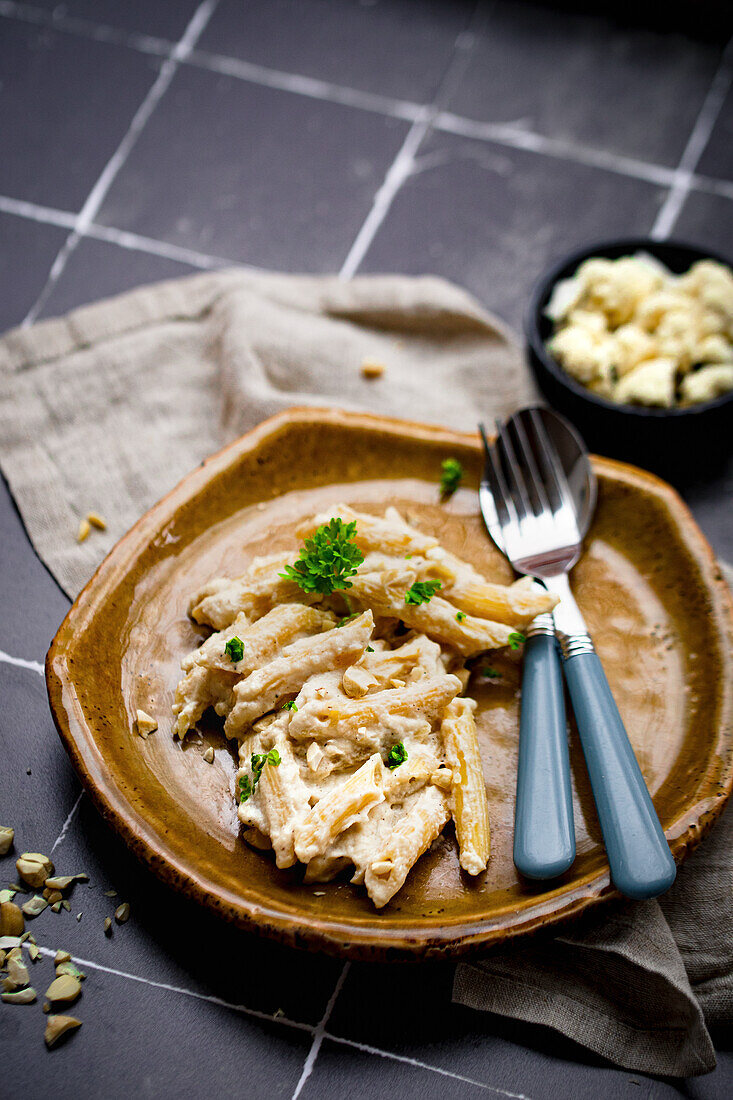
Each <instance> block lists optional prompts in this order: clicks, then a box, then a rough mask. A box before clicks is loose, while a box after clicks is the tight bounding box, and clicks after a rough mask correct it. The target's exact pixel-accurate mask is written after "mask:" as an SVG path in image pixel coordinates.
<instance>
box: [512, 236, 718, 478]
mask: <svg viewBox="0 0 733 1100" xmlns="http://www.w3.org/2000/svg"><path fill="white" fill-rule="evenodd" d="M635 252H648V253H650V254H651V255H652V256H656V257H657V259H659V260H661V262H662V263H663V264H665V265H666V267H668V268H669V269H670V271H673V272H675V273H676V274H682V273H683V272H685V271H687V270H688V269H689V268H690V267H691V266H692V264H694V263H696V262H697V261H698V260H704V259H711V260H718V261H719V262H720V263H724V264H727V265H728V266H729V267H731V266H733V264H732V263H731V260H729V259H726V257H724V256H721V255H719V254H717V253H715V252H711V251H709V250H706V251H701V250H700V249H699V248H695V247H694V246H693V245H688V244H682V243H680V242H679V241H665V242H664V243H659V242H657V241H652V240H650V239H649V238H647V237H639V238H630V239H628V240H617V241H602V242H600V243H598V244H594V245H590V246H588V247H587V248H582V249H579V250H578V251H577V252H573V253H572V254H571V255H569V256H566V257H565V259H563V260H561V261H560V262H559V263H557V264H555V265H554V267H552V268H550V270H549V271H547V272H546V273H545V274H544V275H543V276H542V278H541V279H540V280H539V281H538V283H537V284H536V286H535V288H534V290H533V292H532V296H531V299H530V303H529V309H528V311H527V316H526V324H525V335H526V339H527V350H528V354H529V360H530V363H531V366H532V369H533V370H534V374H535V377H536V379H537V383H538V385H539V387H540V389H541V391H542V393H543V394H544V396H545V398H546V399H547V402H548V404H550V405H551V406H552V407H553V408H554V409H557V411H558V412H561V413H563V414H564V415H565V416H567V418H568V419H569V420H570V421H572V423H574V424H575V425H576V426H577V428H578V430H579V431H580V433H581V435H582V436H583V438H584V439H585V441H586V443H587V444H588V446H589V447H590V449H591V450H592V451H595V452H596V453H597V454H605V455H609V456H610V457H612V458H621V459H624V460H626V461H628V462H635V463H637V464H638V465H641V466H647V467H648V468H649V469H652V470H655V471H657V472H659V473H662V474H665V475H667V476H674V475H676V474H678V473H680V472H682V471H685V470H687V471H697V472H702V471H703V470H704V469H706V468H708V467H709V466H712V465H715V464H719V463H720V462H721V461H722V460H724V458H725V456H726V455H727V454H728V453H729V452H730V451H731V450H732V449H733V392H732V393H728V394H724V395H723V396H722V397H718V398H716V399H715V400H714V401H707V402H705V403H704V404H700V405H691V406H689V407H688V408H684V409H653V408H646V407H643V406H636V405H616V404H614V403H613V402H612V401H607V400H606V399H605V398H603V397H598V396H597V395H596V394H594V393H591V392H590V390H587V389H586V388H585V387H584V386H582V385H581V384H580V383H579V382H576V381H575V379H574V378H572V377H571V376H570V375H569V374H567V373H566V372H565V371H564V370H563V369H562V367H561V366H560V365H559V364H558V363H557V362H556V361H555V360H554V359H553V357H552V356H551V355H550V353H549V352H548V351H547V348H546V346H545V344H546V341H547V340H548V339H549V337H550V336H551V335H552V328H553V326H552V322H551V321H550V320H549V318H547V317H545V315H544V309H545V306H546V305H547V302H548V300H549V298H550V295H551V294H552V290H553V287H554V286H555V284H556V283H557V282H559V281H560V280H561V279H567V278H569V277H570V276H571V275H573V274H574V273H575V271H576V270H577V268H578V267H579V265H580V264H581V263H582V262H583V261H584V260H587V259H589V258H590V257H591V256H603V257H606V258H608V259H611V260H615V259H618V257H620V256H631V255H633V254H634V253H635Z"/></svg>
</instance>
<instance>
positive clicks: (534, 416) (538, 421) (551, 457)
mask: <svg viewBox="0 0 733 1100" xmlns="http://www.w3.org/2000/svg"><path fill="white" fill-rule="evenodd" d="M529 416H530V420H531V422H532V428H533V430H534V433H535V438H536V440H537V443H538V446H539V451H540V454H541V455H542V464H543V466H544V467H545V470H546V471H547V472H548V473H549V475H550V477H551V478H552V480H553V482H554V484H555V489H556V491H557V494H558V497H559V500H560V504H561V505H564V506H565V507H566V508H568V509H569V510H570V512H571V514H572V515H573V516H574V515H575V501H574V500H573V495H572V493H571V492H570V486H569V485H568V479H567V478H566V476H565V470H564V469H563V465H562V462H561V461H560V458H559V456H558V454H557V451H556V450H555V446H554V444H553V443H552V441H551V440H550V437H549V435H548V434H547V430H546V428H545V425H544V424H543V422H542V417H541V416H540V415H539V411H538V410H537V409H530V410H529ZM553 511H557V509H553Z"/></svg>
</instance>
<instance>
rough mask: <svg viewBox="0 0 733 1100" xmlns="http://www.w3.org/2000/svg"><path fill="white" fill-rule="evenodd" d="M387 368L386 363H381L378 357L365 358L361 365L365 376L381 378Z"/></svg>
mask: <svg viewBox="0 0 733 1100" xmlns="http://www.w3.org/2000/svg"><path fill="white" fill-rule="evenodd" d="M386 369H387V368H386V367H385V365H384V363H379V362H377V360H376V359H365V360H364V362H363V363H362V365H361V374H362V377H363V378H381V377H382V375H383V374H384V372H385V371H386Z"/></svg>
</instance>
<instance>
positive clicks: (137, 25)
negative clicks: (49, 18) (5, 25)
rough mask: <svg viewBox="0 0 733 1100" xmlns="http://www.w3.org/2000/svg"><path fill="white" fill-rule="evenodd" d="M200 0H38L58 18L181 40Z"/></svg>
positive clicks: (40, 6)
mask: <svg viewBox="0 0 733 1100" xmlns="http://www.w3.org/2000/svg"><path fill="white" fill-rule="evenodd" d="M198 4H199V0H124V2H123V3H120V0H64V2H59V0H35V2H34V5H33V6H34V7H36V8H43V9H44V10H45V11H47V12H49V13H50V14H52V15H53V17H54V18H56V19H69V18H70V19H86V20H88V21H89V22H91V23H97V24H102V25H103V26H110V27H118V28H119V29H120V30H125V31H131V32H134V33H136V34H149V35H154V36H155V37H159V38H167V39H172V40H177V39H178V38H180V37H181V35H182V34H183V32H184V30H185V29H186V24H187V23H188V21H189V19H190V18H191V16H192V15H193V13H194V12H195V11H196V8H197V7H198Z"/></svg>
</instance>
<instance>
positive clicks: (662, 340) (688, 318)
mask: <svg viewBox="0 0 733 1100" xmlns="http://www.w3.org/2000/svg"><path fill="white" fill-rule="evenodd" d="M699 321H700V314H699V311H698V310H697V309H696V308H695V307H694V305H690V306H688V307H687V308H684V309H682V308H680V309H672V310H670V311H669V313H665V314H664V316H663V317H662V318H661V319H660V321H659V324H658V325H657V329H656V332H655V334H654V335H655V337H656V341H657V349H658V352H659V355H661V356H663V357H668V358H671V359H674V358H676V359H677V361H678V365H679V368H680V370H683V371H687V370H689V369H690V367H692V366H693V365H694V363H696V362H699V357H698V356H697V350H696V349H697V345H698V343H699V329H698V326H699Z"/></svg>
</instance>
